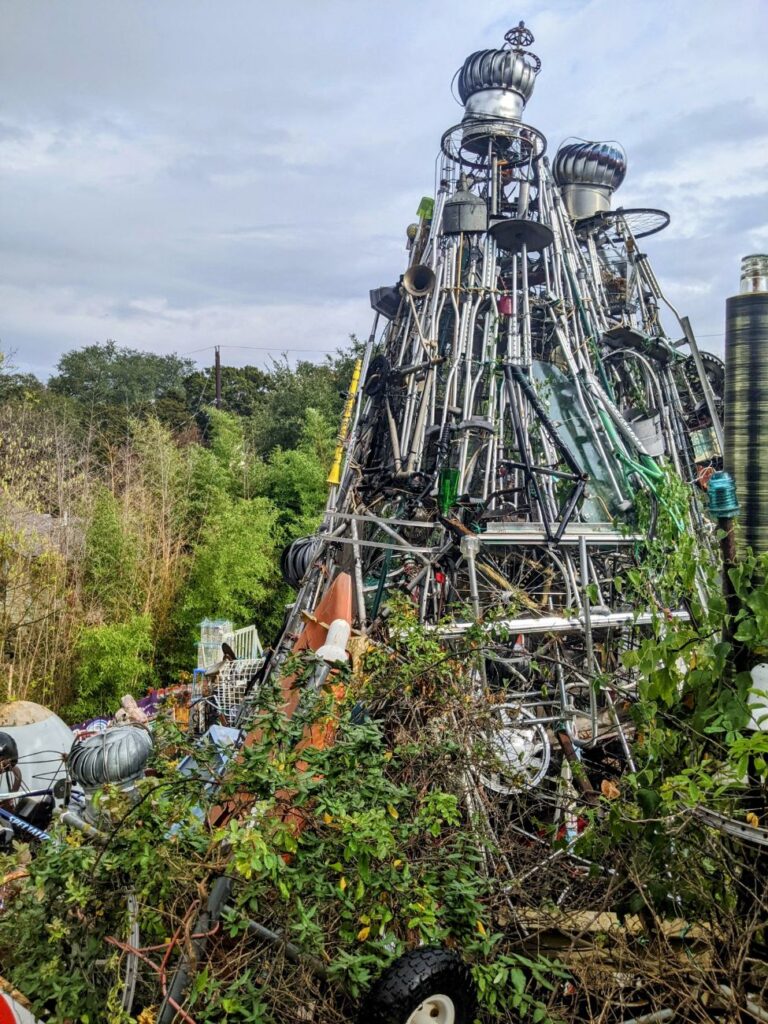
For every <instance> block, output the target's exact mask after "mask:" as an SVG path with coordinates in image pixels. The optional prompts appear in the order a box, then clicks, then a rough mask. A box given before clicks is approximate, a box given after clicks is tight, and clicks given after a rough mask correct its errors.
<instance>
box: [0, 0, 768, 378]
mask: <svg viewBox="0 0 768 1024" xmlns="http://www.w3.org/2000/svg"><path fill="white" fill-rule="evenodd" d="M0 17H1V21H2V23H1V24H0V345H1V346H2V348H3V349H4V350H6V351H8V350H12V351H15V362H16V365H17V366H18V367H19V368H20V369H25V370H32V371H33V372H35V373H37V374H38V375H39V376H42V377H45V376H47V375H48V373H49V372H50V371H51V370H52V369H53V368H54V366H55V364H56V362H57V360H58V358H59V357H60V356H61V354H62V353H63V352H65V351H67V350H69V349H71V348H76V347H79V346H82V345H86V344H91V343H93V342H102V341H104V340H106V339H107V338H114V339H116V340H117V342H118V343H119V344H121V345H127V346H130V347H132V348H138V349H151V350H154V351H158V352H174V351H175V352H178V353H182V354H187V353H193V354H194V358H195V359H197V360H198V361H199V362H202V363H205V362H209V361H210V360H211V359H212V354H211V347H212V346H213V345H214V344H217V343H218V344H220V345H221V346H222V356H223V359H224V361H225V362H228V363H233V364H242V363H247V362H250V363H256V364H258V365H264V364H265V363H266V361H267V360H268V358H269V353H268V351H267V350H272V351H273V352H275V353H276V354H277V353H279V352H280V351H281V350H290V351H291V353H292V358H297V357H299V358H314V356H313V355H312V353H322V352H325V351H329V350H333V349H335V348H336V346H337V345H339V344H343V343H344V341H345V339H346V337H347V336H348V335H349V334H350V333H352V332H354V333H356V334H359V335H361V336H365V335H366V334H367V332H368V330H369V327H370V321H371V315H370V310H369V307H368V289H369V288H371V287H375V286H378V285H381V284H388V283H391V282H392V281H393V280H394V279H395V278H396V277H397V276H398V274H400V273H401V272H402V269H403V265H404V260H405V252H404V245H403V243H404V238H405V235H404V232H405V228H406V225H407V224H408V223H409V222H410V221H411V220H413V219H414V215H415V211H416V207H417V206H418V202H419V199H420V197H421V196H422V195H423V194H428V193H429V194H431V193H432V191H433V184H434V166H435V156H436V153H437V151H438V147H439V140H440V136H441V134H442V132H443V131H444V130H445V128H447V127H448V126H450V125H451V124H454V123H456V122H457V121H459V120H460V117H461V110H460V108H459V107H458V106H457V105H456V102H455V101H454V99H453V98H452V97H451V92H450V83H451V78H452V76H453V73H454V71H455V70H456V69H457V67H458V66H459V65H460V64H461V63H462V61H463V59H464V57H465V56H467V55H468V54H469V53H470V52H472V51H473V50H476V49H480V48H485V47H493V46H498V45H500V44H501V43H502V42H503V34H504V32H505V31H506V30H507V29H508V28H509V27H510V26H511V25H513V24H515V23H516V22H517V21H518V20H519V19H520V18H524V19H525V21H526V23H527V24H528V25H529V26H530V28H531V29H532V31H533V32H534V34H535V36H536V42H535V44H534V46H533V47H532V49H534V50H535V51H536V52H537V53H538V54H539V56H540V57H541V59H542V62H543V69H542V71H541V74H540V75H539V77H538V80H537V83H536V88H535V90H534V94H533V96H532V98H531V101H530V103H529V105H528V107H527V110H526V115H525V118H526V120H527V121H528V122H529V123H530V124H533V125H535V126H536V127H538V128H539V129H541V130H542V131H543V132H544V134H545V135H546V136H547V138H548V141H549V147H550V151H551V153H554V151H555V149H556V148H557V146H558V144H559V142H560V141H561V140H562V139H564V138H565V137H567V136H571V135H576V136H581V137H584V138H594V139H618V140H620V141H621V142H622V143H623V144H624V146H625V148H626V149H627V152H628V156H629V171H628V174H627V178H626V180H625V183H624V185H623V186H622V188H621V191H620V192H619V193H618V195H617V199H616V205H623V206H636V205H637V206H654V207H662V208H664V209H666V210H668V211H669V212H670V214H671V215H672V223H671V226H670V227H669V228H667V230H666V231H665V232H663V233H662V234H660V235H657V236H654V237H652V238H649V239H648V241H647V243H645V248H646V251H647V252H648V254H649V256H650V258H651V260H652V261H653V264H654V267H655V270H656V273H657V276H658V277H659V279H660V281H661V283H662V286H663V287H664V288H665V289H666V290H667V292H668V294H669V296H670V298H671V299H672V301H673V302H675V304H677V305H679V306H680V307H681V310H682V311H683V312H686V313H688V315H689V316H690V317H691V320H692V322H693V326H694V329H695V330H696V332H697V333H698V335H699V337H700V340H701V342H702V345H703V346H704V347H708V348H711V349H713V350H715V351H717V350H719V349H721V348H722V331H723V316H724V314H723V304H724V300H725V298H726V296H727V295H729V294H731V293H733V292H734V291H735V290H736V289H737V287H738V276H739V260H740V257H741V256H743V255H745V254H748V253H751V252H760V251H763V252H765V251H768V202H767V201H766V197H767V196H768V175H766V167H767V166H768V72H767V71H766V66H767V64H766V56H765V54H766V45H767V42H768V0H731V2H730V3H728V4H726V3H724V2H722V0H623V2H622V0H517V2H516V3H510V2H508V0H504V2H501V0H475V2H473V3H467V2H466V0H386V2H371V0H284V2H282V3H273V2H266V0H0ZM304 350H307V351H304Z"/></svg>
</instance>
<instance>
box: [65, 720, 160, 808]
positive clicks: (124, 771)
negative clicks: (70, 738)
mask: <svg viewBox="0 0 768 1024" xmlns="http://www.w3.org/2000/svg"><path fill="white" fill-rule="evenodd" d="M151 750H152V737H151V736H150V735H149V733H148V732H147V731H146V730H145V729H141V728H138V727H137V726H134V725H122V726H118V727H116V728H112V729H107V730H106V732H102V733H99V734H98V735H96V736H90V737H88V739H85V740H80V741H79V742H77V743H75V744H74V746H73V747H72V750H71V751H70V754H69V770H70V773H71V775H72V778H73V779H74V780H75V782H77V783H79V784H80V785H81V786H82V787H83V789H84V790H85V791H86V792H88V791H90V790H94V789H98V787H99V786H104V785H106V784H107V783H108V782H114V783H117V785H119V786H126V785H128V784H129V783H132V782H134V781H135V780H136V779H138V778H139V777H140V776H141V775H142V774H143V772H144V766H145V765H146V763H147V758H148V757H149V754H150V751H151Z"/></svg>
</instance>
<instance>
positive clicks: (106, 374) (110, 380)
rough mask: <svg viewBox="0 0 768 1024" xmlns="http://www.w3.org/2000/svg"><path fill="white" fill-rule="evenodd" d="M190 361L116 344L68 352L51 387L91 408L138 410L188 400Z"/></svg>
mask: <svg viewBox="0 0 768 1024" xmlns="http://www.w3.org/2000/svg"><path fill="white" fill-rule="evenodd" d="M193 368H194V364H193V362H192V360H190V359H183V358H181V357H180V356H176V355H164V356H160V355H155V354H154V353H153V352H139V351H137V350H135V349H132V348H124V347H119V346H118V345H117V344H116V342H114V341H107V342H105V343H104V344H103V345H86V346H85V347H83V348H80V349H74V350H72V351H71V352H67V353H66V355H63V356H62V357H61V359H60V360H59V363H58V366H57V373H56V374H55V375H54V376H53V377H51V379H50V381H49V382H48V387H49V388H50V389H51V391H53V392H54V393H56V394H60V395H67V396H69V397H70V398H74V399H75V400H76V401H78V402H79V403H81V404H82V405H84V406H87V407H89V408H92V409H96V408H98V407H102V406H105V407H108V406H120V407H123V408H125V409H127V410H130V411H133V412H135V411H138V410H140V409H142V408H144V407H146V406H147V405H151V404H152V403H154V402H156V401H158V400H160V399H177V400H179V401H182V402H183V400H184V398H185V397H186V396H185V391H184V379H185V377H186V376H187V375H188V374H189V373H191V372H192V370H193Z"/></svg>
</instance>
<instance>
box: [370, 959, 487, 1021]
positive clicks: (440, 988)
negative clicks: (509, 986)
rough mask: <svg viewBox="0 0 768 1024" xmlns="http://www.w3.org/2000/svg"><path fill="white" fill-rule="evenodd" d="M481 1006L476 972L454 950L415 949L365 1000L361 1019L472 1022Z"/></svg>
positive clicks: (400, 961) (389, 969)
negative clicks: (478, 998) (474, 973)
mask: <svg viewBox="0 0 768 1024" xmlns="http://www.w3.org/2000/svg"><path fill="white" fill-rule="evenodd" d="M476 1006H477V991H476V989H475V983H474V981H473V980H472V972H471V971H470V969H469V967H468V966H467V965H466V964H465V963H464V961H463V960H462V959H461V957H460V956H459V955H458V953H454V952H452V951H451V950H449V949H428V948H422V949H414V950H412V951H411V952H410V953H406V954H405V955H404V956H401V957H400V959H399V960H395V962H394V963H393V964H392V966H391V967H389V968H387V970H386V971H384V973H383V974H382V975H381V977H380V978H379V980H378V981H377V982H376V983H375V984H374V986H373V988H372V989H371V991H370V992H369V993H368V995H367V996H366V997H365V1000H364V1002H363V1005H362V1006H361V1008H360V1014H359V1016H358V1021H359V1024H409V1022H410V1021H413V1020H418V1021H419V1024H421V1021H422V1020H424V1021H425V1022H426V1021H431V1020H434V1021H435V1024H441V1022H442V1021H445V1022H446V1024H472V1021H473V1020H474V1017H475V1009H476ZM420 1010H421V1016H419V1011H420Z"/></svg>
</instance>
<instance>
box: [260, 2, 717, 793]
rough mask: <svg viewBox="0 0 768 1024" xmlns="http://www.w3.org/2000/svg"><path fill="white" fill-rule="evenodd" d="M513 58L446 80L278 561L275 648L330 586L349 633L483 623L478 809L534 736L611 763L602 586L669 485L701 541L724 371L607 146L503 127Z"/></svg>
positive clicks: (534, 758)
mask: <svg viewBox="0 0 768 1024" xmlns="http://www.w3.org/2000/svg"><path fill="white" fill-rule="evenodd" d="M532 43H533V35H532V34H531V32H530V31H529V30H528V28H526V27H525V25H524V24H523V23H522V22H521V23H520V24H519V25H518V26H517V27H516V28H514V29H512V30H511V31H510V32H508V33H507V35H506V36H505V43H504V45H503V46H502V47H501V48H499V49H490V50H481V51H478V52H477V53H473V54H472V55H471V56H469V57H468V58H467V59H466V61H465V62H464V64H463V66H462V68H461V69H460V71H459V73H458V79H457V87H458V93H459V96H460V98H461V101H462V102H463V104H464V116H463V118H462V120H461V122H460V123H459V124H457V125H455V126H454V127H452V128H449V129H448V131H446V132H445V134H444V135H443V137H442V140H441V144H440V150H441V156H440V161H439V179H438V183H437V190H436V196H435V198H434V200H431V199H430V200H424V201H422V204H421V207H420V210H419V214H420V219H419V222H418V223H417V224H414V225H411V226H410V227H409V229H408V253H409V260H408V265H407V267H406V268H405V270H404V272H403V274H402V276H401V277H400V278H399V280H397V281H396V282H395V283H393V284H391V285H387V286H384V287H380V288H376V289H374V290H373V291H372V292H371V303H372V306H373V309H374V311H375V320H374V326H373V330H372V332H371V336H370V339H369V342H368V345H367V347H366V348H365V352H364V356H363V358H362V360H361V362H362V365H361V366H360V367H359V373H358V375H357V377H356V378H355V382H354V386H353V391H355V390H356V389H357V379H358V378H359V381H360V384H359V389H357V390H356V393H354V394H352V395H351V396H350V399H349V402H348V407H347V410H346V414H345V422H344V425H343V431H344V433H345V436H344V437H343V438H342V439H341V440H342V441H343V445H344V447H343V448H341V447H340V449H339V459H338V461H337V463H336V465H335V467H334V471H333V473H332V477H331V481H330V482H331V483H332V488H331V494H330V499H329V503H328V508H327V512H326V516H325V520H324V523H323V526H322V528H321V530H320V531H319V532H318V533H317V534H316V535H315V536H314V537H311V538H304V539H302V540H298V541H296V542H294V544H293V545H292V546H291V547H290V548H289V549H287V550H286V552H285V553H284V556H283V571H284V573H285V576H286V579H287V580H288V581H289V582H290V583H291V584H292V585H293V586H295V587H296V588H297V589H298V597H297V600H296V603H295V605H294V606H293V611H292V613H291V615H290V616H289V620H288V624H287V628H286V632H285V635H284V641H283V643H284V647H285V649H287V644H288V642H289V641H290V639H291V638H292V637H293V636H295V634H296V630H297V629H298V627H299V624H300V621H301V620H300V614H301V612H303V611H307V610H309V611H311V610H312V609H313V608H314V607H315V606H316V604H317V602H318V601H319V599H320V597H321V596H322V594H323V592H324V591H325V590H326V589H327V586H328V584H329V582H330V581H332V580H333V578H334V577H335V575H337V574H338V573H339V572H340V571H345V572H347V573H348V574H349V576H350V577H351V579H352V581H353V592H354V625H355V626H356V627H357V628H359V629H361V630H366V629H368V628H370V627H371V625H372V624H373V623H374V622H375V621H376V620H377V619H378V617H379V616H380V615H381V613H382V609H383V607H384V602H385V598H387V597H388V596H389V595H391V594H392V593H393V592H394V591H399V592H401V593H403V594H405V595H407V597H408V598H409V599H410V601H412V602H413V605H414V607H415V608H417V609H418V614H419V617H420V619H421V621H422V622H424V623H425V624H427V625H428V626H429V627H430V628H434V629H435V630H436V631H437V632H438V633H439V634H440V636H441V637H442V638H443V639H444V641H445V642H446V644H450V643H452V642H454V641H455V640H456V638H458V637H460V636H461V635H462V634H463V633H465V632H466V631H467V630H469V629H470V628H471V627H473V626H475V624H477V623H481V624H482V625H483V626H486V627H488V628H489V630H491V624H492V632H493V640H492V641H490V640H489V646H488V653H487V657H486V659H485V664H484V666H483V667H482V668H481V669H480V675H481V676H482V677H483V678H482V682H483V683H484V684H485V683H487V684H488V685H491V686H494V687H496V688H497V689H499V688H501V689H502V690H503V691H504V692H505V693H507V695H508V697H507V699H506V701H505V702H504V703H503V704H501V705H500V711H499V715H500V718H499V723H498V726H499V727H498V737H497V743H498V745H499V746H498V749H499V751H500V753H501V754H502V757H503V758H505V759H506V761H507V762H508V763H509V772H508V776H507V777H505V775H504V772H501V773H500V774H497V775H495V776H494V778H493V779H491V780H488V785H489V786H490V788H491V789H493V788H495V789H497V790H498V791H500V792H507V791H517V790H519V789H520V788H526V787H529V788H530V787H533V786H536V785H538V783H539V781H540V780H541V778H542V777H543V775H544V774H545V773H546V772H547V771H548V768H549V765H550V745H551V740H552V737H553V736H554V735H556V734H557V735H558V738H559V739H560V741H561V745H562V746H563V750H566V749H568V748H569V747H570V749H571V751H572V749H573V746H572V744H576V746H577V747H578V745H579V744H581V745H583V746H593V747H594V746H598V745H599V744H606V743H611V742H614V741H615V742H618V739H621V740H622V742H623V747H624V750H625V751H626V749H627V747H626V742H625V741H624V740H623V733H622V729H621V725H620V723H619V720H618V716H617V714H616V712H615V710H613V701H612V699H611V694H610V692H609V691H605V692H598V690H597V688H596V687H595V686H593V685H592V683H593V681H594V680H595V679H597V678H600V679H610V678H611V677H612V676H613V675H614V674H615V673H617V672H620V671H621V669H620V655H621V652H622V650H624V649H626V647H627V645H629V644H631V643H632V642H633V637H636V636H637V631H638V630H642V629H643V627H644V626H647V624H648V623H649V621H650V619H651V615H652V612H651V609H649V608H638V607H637V606H632V605H630V604H628V603H627V602H626V599H625V597H623V595H622V593H621V592H620V586H619V584H617V579H619V578H620V577H621V576H622V574H623V572H624V571H625V570H626V569H627V568H631V567H632V565H634V564H635V562H636V560H637V559H638V558H642V542H643V541H644V540H645V539H646V535H647V533H648V532H649V531H650V532H652V531H653V522H654V510H655V509H658V507H659V503H660V502H661V503H663V501H664V499H663V488H664V483H665V477H666V475H667V474H669V473H673V474H676V475H677V476H678V477H679V478H681V479H682V480H683V481H685V482H686V483H687V484H690V485H691V492H690V493H691V502H690V509H689V513H688V516H689V521H688V522H686V523H680V528H681V529H686V530H688V529H694V530H701V531H702V534H703V533H704V530H705V526H704V523H703V519H702V516H701V513H700V511H699V502H698V500H697V499H696V498H695V496H694V494H695V491H696V489H697V488H698V487H699V486H700V485H703V484H705V483H706V479H707V475H708V474H709V473H711V472H712V469H713V468H715V469H716V468H718V467H719V465H720V460H721V449H722V428H721V425H720V419H719V416H720V396H721V394H722V387H723V372H722V364H721V363H720V362H719V360H717V359H716V358H714V357H712V356H709V355H707V354H702V353H700V352H699V351H698V348H697V346H696V342H695V338H694V336H693V332H692V330H691V328H690V324H689V323H688V321H687V319H685V318H681V317H679V316H678V314H677V312H676V311H675V310H674V308H673V307H672V306H671V305H670V304H669V302H668V301H667V300H666V299H665V297H664V295H663V293H662V291H661V289H660V286H659V283H658V281H657V279H656V277H655V275H654V273H653V270H652V268H651V264H650V262H649V260H648V258H647V256H646V254H645V253H644V252H643V251H642V250H641V242H642V240H643V239H644V238H645V237H647V236H650V235H652V234H654V233H655V232H657V231H660V230H661V229H662V228H664V227H666V225H667V224H668V222H669V217H668V216H667V214H665V213H664V212H662V211H660V210H652V209H621V208H618V209H613V208H612V203H613V201H614V193H615V192H616V191H617V190H618V189H619V187H620V186H621V184H622V181H623V179H624V177H625V174H626V171H627V163H626V158H625V155H624V152H623V150H622V149H621V147H620V146H619V145H617V144H616V143H613V142H588V141H581V140H578V141H571V142H568V143H566V144H564V145H563V146H561V148H560V149H559V150H558V151H557V153H556V154H555V156H554V158H553V159H552V160H551V161H550V159H549V157H548V156H547V143H546V139H545V137H544V135H543V134H542V133H541V132H540V131H539V130H538V129H536V128H534V127H532V126H531V125H529V124H527V123H525V121H524V120H523V117H524V115H525V113H526V107H527V104H528V102H529V101H530V99H531V97H532V94H533V92H534V87H535V84H536V79H537V76H538V74H539V71H540V69H541V62H540V60H539V58H538V57H537V56H535V54H533V53H532V52H531V50H530V47H531V44H532ZM665 305H666V306H667V307H668V308H669V310H670V314H671V315H670V319H671V320H672V322H673V323H676V324H677V327H678V329H679V332H680V336H679V337H677V338H674V339H673V338H671V337H669V336H668V335H667V333H666V331H665V328H664V326H663V325H662V321H661V317H660V309H661V307H663V306H665ZM342 454H343V457H342ZM640 507H642V508H643V509H645V510H646V515H645V518H644V517H643V516H642V515H639V514H638V510H639V508H640ZM648 509H650V514H648ZM672 614H681V615H683V614H686V613H685V611H684V610H683V609H673V611H672ZM500 637H503V638H502V639H500ZM279 656H280V655H279V652H278V658H279ZM617 737H618V739H617Z"/></svg>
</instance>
